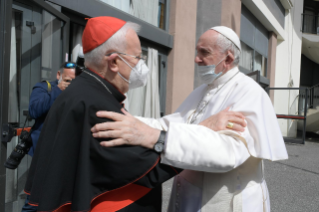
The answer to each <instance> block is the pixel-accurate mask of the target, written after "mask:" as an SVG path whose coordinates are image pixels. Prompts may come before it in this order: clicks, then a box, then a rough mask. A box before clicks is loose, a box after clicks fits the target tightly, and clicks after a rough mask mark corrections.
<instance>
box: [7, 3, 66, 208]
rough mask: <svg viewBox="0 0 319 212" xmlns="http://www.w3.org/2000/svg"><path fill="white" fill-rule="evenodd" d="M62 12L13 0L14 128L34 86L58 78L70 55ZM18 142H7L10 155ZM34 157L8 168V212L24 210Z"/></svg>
mask: <svg viewBox="0 0 319 212" xmlns="http://www.w3.org/2000/svg"><path fill="white" fill-rule="evenodd" d="M41 5H43V7H42V6H41ZM48 8H49V9H50V12H49V11H48V10H47V9H48ZM59 13H60V12H58V10H55V9H54V8H53V7H51V6H49V5H48V4H47V3H45V2H44V1H38V0H29V1H28V0H24V1H22V0H21V1H13V4H12V21H11V53H10V58H9V59H10V70H9V72H10V74H9V76H10V77H9V90H8V96H9V101H8V123H10V124H11V125H13V126H14V127H23V125H24V124H25V121H26V117H27V114H28V107H29V98H30V94H31V92H32V88H33V86H34V85H35V84H36V83H38V82H40V81H43V80H49V81H53V80H56V74H57V71H58V70H59V68H60V66H61V64H62V63H63V62H64V60H65V58H67V55H65V53H64V52H65V48H64V45H65V40H66V39H68V30H65V27H66V26H67V24H68V22H65V21H63V20H61V19H60V18H58V17H57V16H56V15H53V14H59ZM60 14H61V13H60ZM62 15H63V14H61V16H62ZM65 31H67V36H66V34H65ZM33 123H34V120H28V121H27V122H26V126H32V125H33ZM18 142H19V138H17V137H13V139H12V140H11V142H9V143H8V144H7V156H9V155H10V154H11V152H12V150H13V149H14V148H15V146H16V145H17V143H18ZM31 160H32V158H31V157H30V156H29V155H26V156H25V157H24V158H23V160H22V161H21V163H20V165H19V166H18V168H17V169H15V170H10V169H7V170H6V182H5V184H6V192H5V212H20V211H21V208H22V206H23V205H24V201H25V197H26V195H25V194H24V192H23V189H24V185H25V182H26V179H27V175H28V169H29V166H30V164H31ZM2 164H3V163H2Z"/></svg>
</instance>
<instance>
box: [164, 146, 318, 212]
mask: <svg viewBox="0 0 319 212" xmlns="http://www.w3.org/2000/svg"><path fill="white" fill-rule="evenodd" d="M286 147H287V150H288V154H289V159H288V160H286V161H279V162H269V161H265V178H266V181H267V185H268V189H269V194H270V201H271V211H272V212H319V142H318V141H316V142H306V144H305V145H299V144H289V143H287V144H286ZM171 184H172V180H170V181H168V182H166V183H165V184H164V186H163V194H164V196H163V212H166V211H167V204H168V199H169V195H170V192H171V191H170V189H171Z"/></svg>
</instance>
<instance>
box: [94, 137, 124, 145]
mask: <svg viewBox="0 0 319 212" xmlns="http://www.w3.org/2000/svg"><path fill="white" fill-rule="evenodd" d="M124 144H126V142H125V140H124V139H122V138H118V139H114V140H111V141H103V142H101V143H100V145H101V146H104V147H114V146H122V145H124Z"/></svg>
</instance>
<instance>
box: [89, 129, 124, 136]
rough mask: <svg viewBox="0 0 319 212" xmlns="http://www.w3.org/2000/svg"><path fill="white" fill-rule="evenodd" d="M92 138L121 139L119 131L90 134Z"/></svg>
mask: <svg viewBox="0 0 319 212" xmlns="http://www.w3.org/2000/svg"><path fill="white" fill-rule="evenodd" d="M92 135H93V137H94V138H121V135H123V133H121V131H120V130H108V131H99V132H95V133H93V134H92Z"/></svg>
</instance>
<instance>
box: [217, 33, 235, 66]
mask: <svg viewBox="0 0 319 212" xmlns="http://www.w3.org/2000/svg"><path fill="white" fill-rule="evenodd" d="M216 45H217V46H218V47H219V48H220V53H226V52H227V51H230V52H231V53H233V55H234V61H233V65H234V66H237V65H238V64H239V59H240V50H239V49H238V47H237V46H236V45H235V44H234V43H233V42H231V41H230V40H229V39H228V38H226V37H225V36H224V35H222V34H220V33H218V37H217V40H216Z"/></svg>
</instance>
